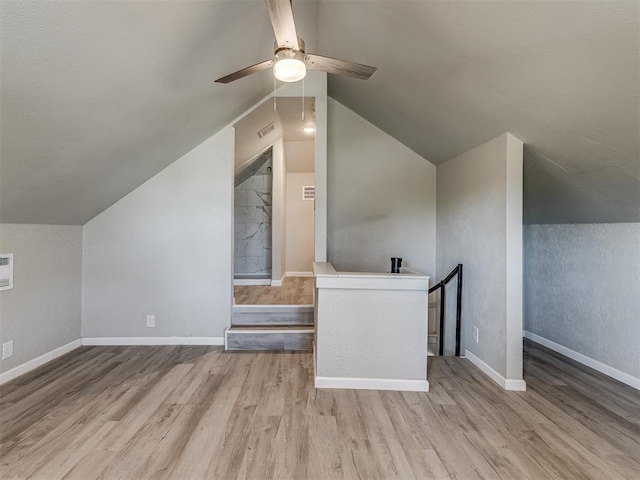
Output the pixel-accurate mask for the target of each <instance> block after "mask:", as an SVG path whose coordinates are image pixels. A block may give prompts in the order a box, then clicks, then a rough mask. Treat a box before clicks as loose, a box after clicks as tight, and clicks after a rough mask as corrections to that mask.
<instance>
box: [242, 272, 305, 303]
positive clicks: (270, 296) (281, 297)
mask: <svg viewBox="0 0 640 480" xmlns="http://www.w3.org/2000/svg"><path fill="white" fill-rule="evenodd" d="M313 282H314V279H313V277H286V278H285V279H284V281H283V282H282V286H281V287H271V286H268V285H235V286H234V287H233V291H234V296H235V299H236V305H312V304H313Z"/></svg>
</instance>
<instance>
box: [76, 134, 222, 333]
mask: <svg viewBox="0 0 640 480" xmlns="http://www.w3.org/2000/svg"><path fill="white" fill-rule="evenodd" d="M232 152H233V131H232V128H231V127H227V128H225V129H223V130H222V131H220V132H219V133H217V134H216V135H214V136H213V137H211V138H209V139H208V140H207V141H205V142H204V143H202V144H201V145H199V146H198V147H196V148H195V149H193V150H192V151H191V152H189V153H187V154H186V155H184V156H183V157H182V158H180V159H179V160H177V161H176V162H175V163H173V164H172V165H171V166H169V167H168V168H166V169H165V170H163V171H162V172H160V173H159V174H158V175H156V176H155V177H153V178H152V179H151V180H149V181H147V182H146V183H144V184H143V185H142V186H140V187H138V188H137V189H136V190H134V191H133V192H132V193H130V194H129V195H127V196H126V197H124V198H123V199H122V200H120V201H119V202H117V203H115V204H114V205H113V206H111V207H110V208H108V209H107V210H105V211H104V212H102V213H101V214H100V215H98V216H97V217H95V218H94V219H93V220H91V221H90V222H88V223H87V224H86V225H85V226H84V257H83V258H84V263H83V270H84V295H83V322H82V334H83V336H84V337H166V336H183V337H221V336H222V335H223V331H224V328H225V327H226V326H227V325H228V324H229V321H230V316H231V300H230V299H231V297H232V291H231V282H232V280H231V264H232V261H233V256H232V242H231V238H232V233H231V229H232V225H233V219H232V215H233V210H232V208H231V205H232V195H233V188H232V187H233V172H232V162H231V161H230V159H231V158H233V157H232ZM147 314H154V315H156V327H155V328H147V327H146V322H145V318H146V315H147Z"/></svg>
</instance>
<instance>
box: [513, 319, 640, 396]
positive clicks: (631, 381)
mask: <svg viewBox="0 0 640 480" xmlns="http://www.w3.org/2000/svg"><path fill="white" fill-rule="evenodd" d="M522 336H523V337H524V338H528V339H529V340H531V341H532V342H536V343H539V344H540V345H542V346H543V347H547V348H548V349H549V350H553V351H554V352H558V353H559V354H561V355H564V356H565V357H569V358H570V359H571V360H575V361H576V362H578V363H581V364H583V365H586V366H587V367H589V368H593V369H594V370H597V371H598V372H600V373H604V374H605V375H608V376H609V377H611V378H615V379H616V380H618V381H619V382H622V383H625V384H627V385H629V386H630V387H633V388H635V389H637V390H640V378H636V377H634V376H633V375H629V374H628V373H625V372H622V371H620V370H618V369H617V368H613V367H610V366H609V365H606V364H604V363H602V362H599V361H598V360H594V359H593V358H591V357H587V356H586V355H583V354H582V353H579V352H576V351H575V350H571V349H570V348H567V347H565V346H564V345H560V344H559V343H556V342H552V341H551V340H548V339H546V338H544V337H541V336H540V335H536V334H535V333H531V332H529V331H527V330H525V331H523V332H522Z"/></svg>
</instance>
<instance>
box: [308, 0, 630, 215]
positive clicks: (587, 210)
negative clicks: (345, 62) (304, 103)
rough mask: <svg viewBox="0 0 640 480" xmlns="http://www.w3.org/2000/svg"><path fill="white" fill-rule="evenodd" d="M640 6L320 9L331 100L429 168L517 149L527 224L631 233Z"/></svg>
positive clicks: (334, 5) (342, 5) (406, 4)
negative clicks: (514, 143)
mask: <svg viewBox="0 0 640 480" xmlns="http://www.w3.org/2000/svg"><path fill="white" fill-rule="evenodd" d="M639 5H640V2H637V1H629V2H624V1H622V2H616V1H612V2H606V1H581V2H571V1H569V2H561V1H547V2H545V1H524V2H519V1H511V0H509V1H503V2H500V1H495V2H482V1H479V2H457V1H454V2H439V1H435V2H432V1H398V2H389V1H372V2H364V3H363V2H357V1H353V2H334V1H321V2H320V6H319V11H318V40H319V45H318V47H319V50H320V51H321V52H322V53H323V54H326V55H330V56H340V57H342V58H351V59H354V60H356V61H360V62H362V63H368V64H371V65H375V66H377V67H378V68H379V69H378V71H377V72H376V73H375V75H374V76H373V77H372V78H371V79H370V80H369V81H368V82H366V83H356V82H354V81H352V80H349V79H345V78H340V77H335V76H332V77H330V78H329V94H330V95H331V96H332V97H334V98H335V99H337V100H338V101H340V102H341V103H343V104H345V105H346V106H348V107H350V108H351V109H352V110H354V111H356V112H357V113H359V114H360V115H362V116H363V117H365V118H366V119H367V120H369V121H370V122H372V123H374V124H375V125H377V126H378V127H380V128H381V129H382V130H384V131H386V132H387V133H389V134H390V135H392V136H394V137H395V138H397V139H398V140H400V141H401V142H402V143H404V144H405V145H407V146H408V147H410V148H412V149H413V150H414V151H416V152H417V153H419V154H420V155H421V156H423V157H425V158H427V159H429V160H430V161H432V162H433V163H436V164H438V163H441V162H443V161H445V160H447V159H449V158H452V157H454V156H456V155H458V154H460V153H462V152H465V151H467V150H468V149H470V148H472V147H474V146H476V145H479V144H481V143H484V142H486V141H488V140H490V139H492V138H494V137H496V136H498V135H499V134H500V133H502V132H505V131H510V132H511V133H513V134H514V135H516V136H517V137H519V138H520V139H521V140H523V141H524V142H525V145H526V147H525V221H526V222H527V223H565V222H567V223H572V222H625V221H626V222H629V221H635V222H638V221H640V126H639V117H640V100H639V95H640V81H639V67H640V64H639V55H640V37H639V27H638V25H639V24H640V19H639Z"/></svg>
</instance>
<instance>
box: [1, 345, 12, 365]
mask: <svg viewBox="0 0 640 480" xmlns="http://www.w3.org/2000/svg"><path fill="white" fill-rule="evenodd" d="M11 357H13V340H11V341H9V342H7V343H3V344H2V359H3V360H6V359H7V358H11Z"/></svg>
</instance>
